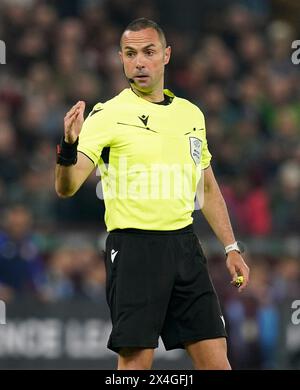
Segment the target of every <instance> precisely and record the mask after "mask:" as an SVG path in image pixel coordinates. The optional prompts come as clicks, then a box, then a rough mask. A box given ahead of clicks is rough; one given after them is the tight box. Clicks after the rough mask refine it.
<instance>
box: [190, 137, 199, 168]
mask: <svg viewBox="0 0 300 390" xmlns="http://www.w3.org/2000/svg"><path fill="white" fill-rule="evenodd" d="M189 138H190V151H191V156H192V159H193V160H194V163H195V164H196V165H199V164H200V161H201V146H202V141H201V140H200V139H199V138H196V137H189Z"/></svg>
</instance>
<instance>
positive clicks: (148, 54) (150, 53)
mask: <svg viewBox="0 0 300 390" xmlns="http://www.w3.org/2000/svg"><path fill="white" fill-rule="evenodd" d="M146 54H147V56H152V55H153V54H154V51H153V50H147V51H146Z"/></svg>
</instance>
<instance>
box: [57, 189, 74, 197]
mask: <svg viewBox="0 0 300 390" xmlns="http://www.w3.org/2000/svg"><path fill="white" fill-rule="evenodd" d="M55 192H56V194H57V196H58V197H59V198H60V199H67V198H71V196H73V195H74V192H73V191H66V190H62V189H61V188H58V186H55Z"/></svg>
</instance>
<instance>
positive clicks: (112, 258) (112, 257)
mask: <svg viewBox="0 0 300 390" xmlns="http://www.w3.org/2000/svg"><path fill="white" fill-rule="evenodd" d="M118 253H119V251H115V250H114V249H112V251H111V254H110V257H111V262H112V263H113V262H114V260H115V257H116V256H117V254H118Z"/></svg>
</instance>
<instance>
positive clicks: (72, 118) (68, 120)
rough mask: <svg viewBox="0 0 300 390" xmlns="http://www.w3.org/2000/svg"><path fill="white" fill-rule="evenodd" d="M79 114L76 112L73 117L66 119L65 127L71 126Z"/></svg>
mask: <svg viewBox="0 0 300 390" xmlns="http://www.w3.org/2000/svg"><path fill="white" fill-rule="evenodd" d="M77 116H78V112H77V111H75V112H74V113H73V114H72V115H70V116H69V117H67V118H65V119H64V123H65V126H70V125H71V124H72V123H73V122H74V120H75V119H76V118H77Z"/></svg>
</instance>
